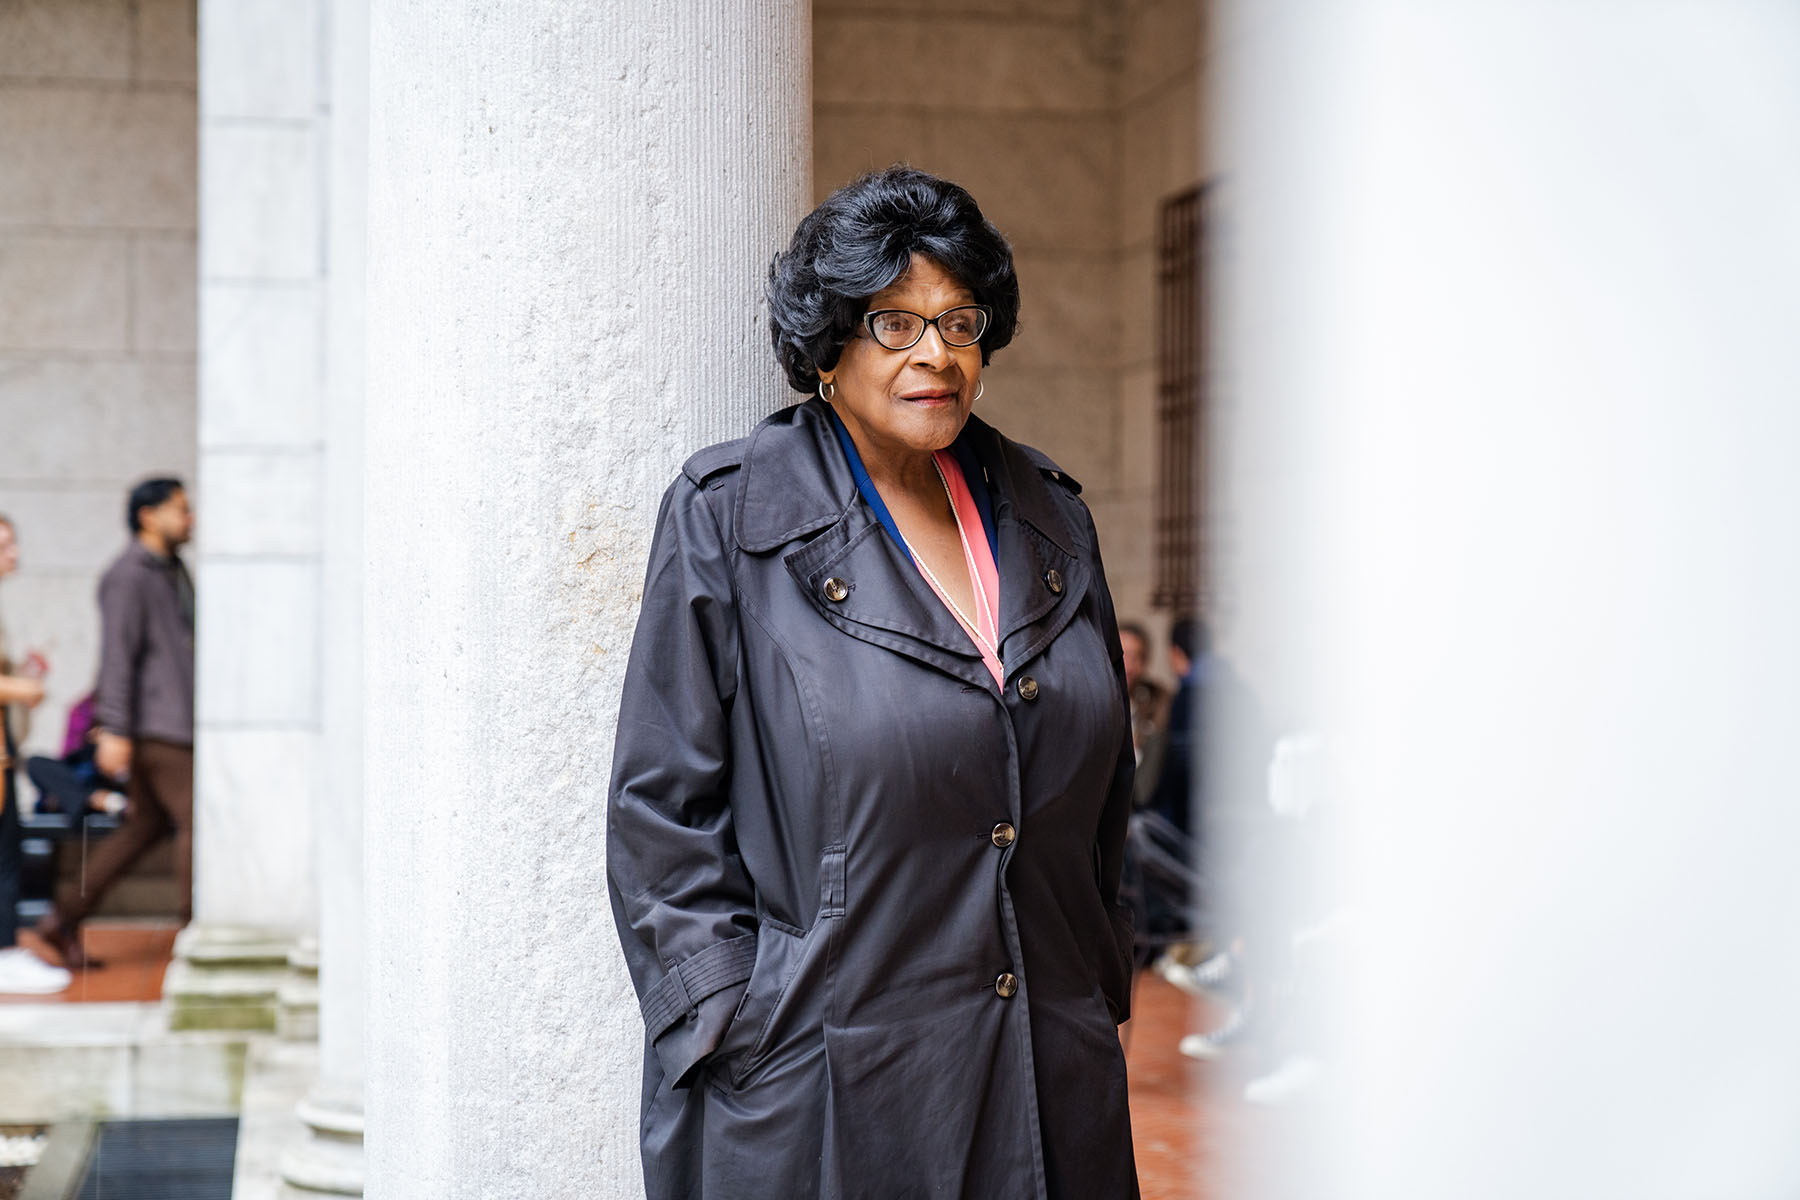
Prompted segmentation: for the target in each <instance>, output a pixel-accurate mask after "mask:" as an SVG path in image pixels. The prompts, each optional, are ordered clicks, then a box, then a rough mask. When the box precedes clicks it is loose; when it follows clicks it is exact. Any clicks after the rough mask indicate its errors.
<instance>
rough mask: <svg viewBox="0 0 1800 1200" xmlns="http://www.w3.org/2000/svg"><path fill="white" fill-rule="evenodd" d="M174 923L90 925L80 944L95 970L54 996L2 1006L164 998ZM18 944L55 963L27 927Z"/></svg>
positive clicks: (0, 999)
mask: <svg viewBox="0 0 1800 1200" xmlns="http://www.w3.org/2000/svg"><path fill="white" fill-rule="evenodd" d="M178 928H179V927H178V926H177V925H176V924H175V923H174V922H173V921H91V922H89V923H88V926H87V928H86V929H85V930H83V932H82V945H83V946H84V947H85V948H86V950H87V952H88V953H89V954H91V955H93V956H94V957H95V958H97V959H99V960H100V963H101V965H100V967H99V968H98V969H94V970H87V971H77V972H75V982H73V983H71V984H70V985H69V986H68V987H67V988H65V989H64V990H63V991H61V992H59V993H57V994H56V995H54V996H0V1004H98V1003H101V1002H118V1001H142V1000H160V999H162V981H163V972H164V971H165V970H166V969H167V968H168V965H169V957H170V955H171V954H172V953H173V952H174V949H175V933H176V930H177V929H178ZM19 944H20V945H21V946H27V947H29V948H31V949H32V950H33V951H35V952H36V953H37V955H38V956H39V957H40V958H42V959H43V960H44V961H45V962H52V963H53V962H57V961H58V959H57V957H56V955H55V953H53V952H52V951H51V950H50V948H49V947H48V946H46V945H44V943H43V940H42V939H40V938H39V937H38V936H37V935H36V934H34V933H32V932H31V931H30V930H29V929H21V930H19Z"/></svg>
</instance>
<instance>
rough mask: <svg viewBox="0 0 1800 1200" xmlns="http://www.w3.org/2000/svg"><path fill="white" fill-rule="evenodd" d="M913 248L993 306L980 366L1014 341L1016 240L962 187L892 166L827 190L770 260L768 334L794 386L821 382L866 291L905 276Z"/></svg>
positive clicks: (864, 304) (855, 321) (858, 316)
mask: <svg viewBox="0 0 1800 1200" xmlns="http://www.w3.org/2000/svg"><path fill="white" fill-rule="evenodd" d="M914 255H924V256H925V257H926V258H929V259H930V260H931V261H932V262H934V263H936V264H937V265H938V266H940V267H942V268H943V269H944V270H945V271H946V272H948V273H949V274H950V275H952V276H953V277H955V279H956V280H957V282H959V283H961V284H962V285H963V286H964V287H966V288H968V289H969V290H970V291H971V292H973V293H974V294H975V302H976V303H977V304H985V305H987V306H988V308H989V309H991V310H992V319H991V320H990V321H989V323H988V327H987V332H986V333H984V334H982V337H981V364H982V365H983V366H986V365H987V363H988V360H989V359H990V358H991V357H992V356H993V353H994V351H996V350H998V349H1000V348H1001V347H1002V346H1004V345H1006V344H1007V343H1008V342H1010V341H1012V338H1013V332H1014V331H1015V330H1016V329H1017V328H1018V324H1019V276H1018V274H1017V273H1016V272H1015V271H1014V270H1013V259H1012V247H1011V246H1009V245H1007V243H1006V239H1005V238H1004V237H1002V236H1001V235H1000V231H999V230H998V229H995V228H994V227H993V225H991V224H989V223H988V220H987V218H986V217H984V216H982V215H981V209H980V208H979V207H977V206H976V204H975V198H974V197H973V196H971V195H969V193H968V192H966V191H964V190H963V189H962V188H960V187H958V186H957V185H956V184H954V183H951V182H949V181H948V180H944V179H939V178H938V177H937V176H935V175H928V174H926V173H925V172H924V171H919V170H915V169H914V168H912V167H907V166H892V167H889V168H887V169H886V170H884V171H873V172H870V173H869V174H867V175H864V176H863V177H862V178H861V179H858V180H855V181H854V182H852V183H847V184H845V185H844V186H843V187H841V188H839V189H838V190H837V191H835V192H833V193H831V195H830V196H828V197H827V198H826V200H825V203H823V204H821V205H819V207H817V208H815V209H813V210H812V212H810V213H808V214H807V215H806V217H805V218H804V219H803V220H802V221H801V222H800V226H799V228H797V229H795V230H794V240H793V241H792V242H791V243H790V244H789V245H788V248H787V250H786V252H784V253H781V254H777V255H776V256H775V261H774V262H773V263H772V264H770V267H769V286H768V289H767V294H768V298H769V332H770V334H771V336H772V339H773V341H774V343H775V357H776V359H777V360H779V361H780V363H781V369H782V371H784V372H785V373H786V374H787V379H788V382H789V383H790V384H792V385H793V387H794V390H795V391H797V392H812V391H815V390H816V389H817V388H818V386H819V372H820V371H822V370H823V371H829V370H831V369H832V368H833V367H835V366H837V362H838V356H839V355H840V354H842V353H843V351H844V346H845V345H846V344H847V343H848V342H849V341H850V339H851V337H853V336H854V335H855V333H856V328H857V326H858V325H859V324H860V323H861V322H862V318H863V314H864V313H866V312H867V311H868V309H869V297H871V296H873V295H874V294H875V293H876V292H879V291H880V290H881V289H883V288H885V287H887V286H889V285H890V284H892V283H893V282H894V281H895V280H897V279H899V278H900V277H901V276H902V275H904V274H906V269H907V267H908V266H910V265H911V263H912V260H913V256H914ZM925 315H926V316H930V315H932V314H930V313H926V314H925Z"/></svg>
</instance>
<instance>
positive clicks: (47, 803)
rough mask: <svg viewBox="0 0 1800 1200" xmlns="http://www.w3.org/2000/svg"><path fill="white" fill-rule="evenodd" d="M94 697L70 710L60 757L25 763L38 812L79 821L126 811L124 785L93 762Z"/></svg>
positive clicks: (37, 759) (83, 699)
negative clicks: (88, 815) (87, 816)
mask: <svg viewBox="0 0 1800 1200" xmlns="http://www.w3.org/2000/svg"><path fill="white" fill-rule="evenodd" d="M93 726H94V698H93V696H92V695H87V696H83V697H82V698H81V699H80V700H78V701H76V703H75V706H74V707H73V708H71V709H70V710H69V725H68V731H67V733H66V734H65V735H64V737H63V753H62V757H61V758H49V757H46V756H44V755H38V756H36V757H34V758H31V759H30V760H28V761H27V762H26V764H25V773H26V774H27V775H29V776H30V777H31V782H32V783H33V784H34V785H35V786H36V787H37V790H38V802H37V811H38V812H40V813H45V812H52V813H68V814H69V815H70V816H71V817H73V818H76V819H79V818H80V817H81V816H82V815H83V814H85V813H86V812H87V811H88V810H90V809H92V810H94V811H96V812H103V813H107V814H110V815H114V816H116V815H118V814H119V813H121V812H124V811H125V785H124V783H123V782H122V781H120V780H116V779H112V778H110V777H108V776H106V775H104V774H102V773H101V771H100V768H99V767H98V766H97V765H96V764H95V762H94V737H93Z"/></svg>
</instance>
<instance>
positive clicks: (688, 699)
mask: <svg viewBox="0 0 1800 1200" xmlns="http://www.w3.org/2000/svg"><path fill="white" fill-rule="evenodd" d="M737 663H738V632H737V610H736V606H735V604H734V603H733V596H732V585H731V565H730V559H729V555H728V551H727V547H726V544H725V539H724V537H723V535H722V534H721V533H720V530H719V524H718V521H717V520H716V518H715V516H714V513H713V511H712V508H711V506H710V505H709V504H708V503H707V498H706V494H705V493H704V492H702V491H701V490H700V489H699V488H697V487H696V486H695V485H693V484H692V483H690V482H689V481H688V480H687V479H685V478H678V479H677V480H676V481H675V483H674V485H673V486H671V487H670V489H669V491H668V492H667V493H666V494H665V495H664V497H663V504H662V511H661V513H660V514H659V515H658V517H657V527H656V536H655V539H654V541H653V543H652V545H651V549H650V565H649V570H648V572H647V575H646V577H645V581H644V599H643V607H642V609H641V610H640V612H639V615H638V625H637V633H636V635H635V636H634V637H633V639H632V644H631V657H630V660H629V661H628V663H627V665H626V668H625V687H624V692H623V695H622V697H621V700H620V705H619V727H618V736H617V738H616V740H615V742H614V748H613V766H612V782H611V785H610V794H609V798H608V805H607V833H606V845H607V883H608V889H609V891H610V893H611V897H612V908H613V919H614V922H615V924H616V926H617V928H618V931H619V938H620V940H621V942H622V943H623V945H624V950H625V960H626V964H627V966H628V967H629V968H630V971H631V977H632V982H633V983H634V985H635V986H636V988H637V993H638V1002H639V1007H640V1009H641V1010H642V1012H643V1017H644V1022H645V1031H646V1034H647V1035H648V1038H649V1041H650V1043H651V1044H652V1045H653V1046H654V1048H655V1052H656V1055H657V1058H658V1060H659V1062H660V1065H661V1067H662V1073H663V1077H664V1078H665V1079H666V1080H668V1081H669V1082H670V1084H671V1085H672V1086H675V1087H684V1086H686V1085H687V1084H689V1083H691V1082H692V1080H693V1077H694V1074H695V1070H696V1068H697V1067H698V1066H699V1065H700V1063H701V1061H702V1060H703V1059H704V1058H705V1057H706V1056H707V1055H708V1054H709V1053H711V1052H712V1051H713V1049H714V1048H716V1047H717V1046H718V1044H719V1040H720V1039H721V1038H722V1037H723V1036H724V1033H725V1029H726V1027H727V1026H728V1025H730V1024H731V1019H732V1016H733V1014H734V1013H735V1012H736V1009H737V1006H738V1003H739V1001H740V1000H741V999H742V996H743V991H744V986H745V981H746V980H747V979H748V978H749V976H750V968H751V965H752V963H753V962H754V960H755V957H756V927H757V921H756V915H755V914H756V901H755V892H754V889H753V887H752V885H751V882H750V878H749V876H748V874H747V873H746V872H745V870H744V864H743V861H742V859H741V858H740V857H739V854H738V848H737V838H736V835H735V832H734V830H733V828H732V817H731V805H730V800H729V796H730V784H731V754H730V735H729V729H728V722H729V716H730V710H731V705H732V701H733V698H734V697H735V694H736V691H737Z"/></svg>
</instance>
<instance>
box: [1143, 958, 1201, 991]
mask: <svg viewBox="0 0 1800 1200" xmlns="http://www.w3.org/2000/svg"><path fill="white" fill-rule="evenodd" d="M1150 969H1151V970H1152V971H1155V972H1156V973H1157V974H1158V975H1160V976H1162V977H1163V978H1164V979H1165V980H1167V981H1168V982H1170V983H1172V984H1174V985H1175V986H1176V987H1178V988H1180V989H1181V990H1182V991H1184V992H1186V993H1187V994H1188V995H1190V996H1198V995H1199V994H1200V985H1199V984H1198V983H1196V982H1194V968H1192V967H1190V966H1188V965H1187V964H1186V963H1183V962H1176V961H1175V960H1174V959H1173V958H1171V957H1169V956H1168V955H1167V954H1165V955H1163V956H1161V957H1160V958H1158V959H1157V960H1156V961H1155V962H1154V963H1152V964H1151V965H1150Z"/></svg>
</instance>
